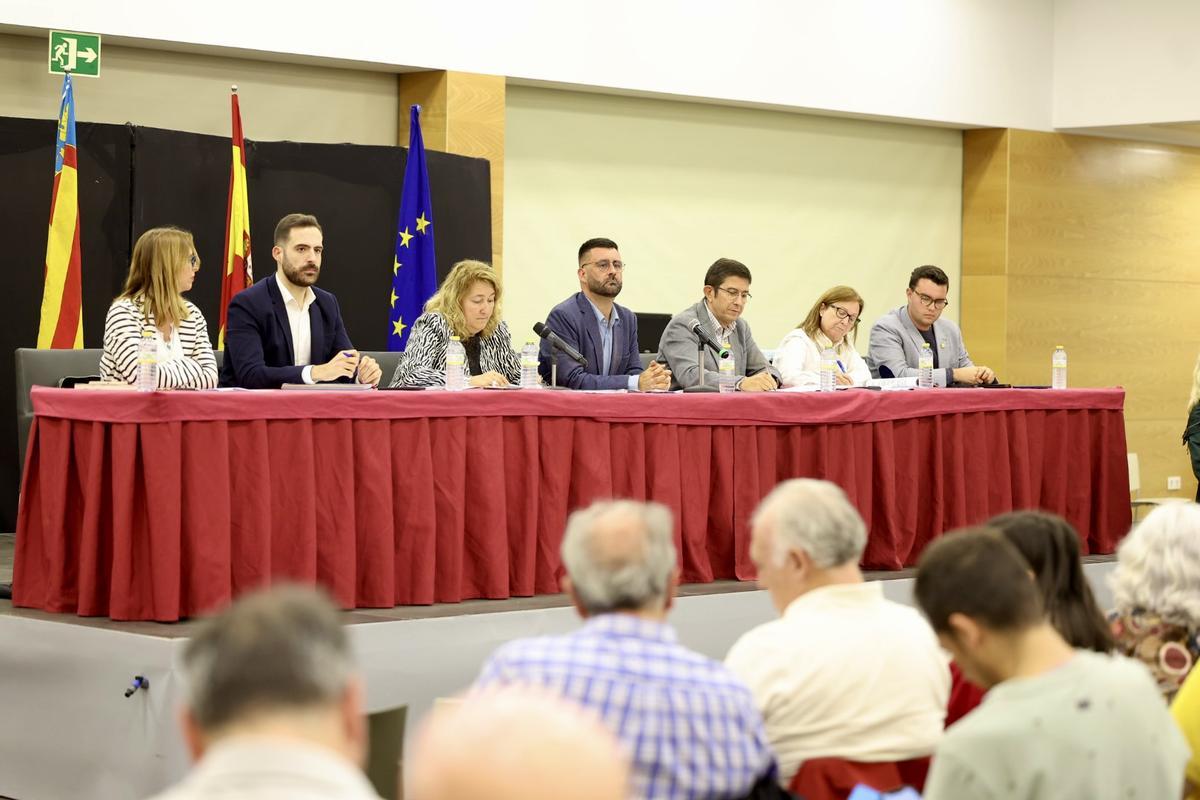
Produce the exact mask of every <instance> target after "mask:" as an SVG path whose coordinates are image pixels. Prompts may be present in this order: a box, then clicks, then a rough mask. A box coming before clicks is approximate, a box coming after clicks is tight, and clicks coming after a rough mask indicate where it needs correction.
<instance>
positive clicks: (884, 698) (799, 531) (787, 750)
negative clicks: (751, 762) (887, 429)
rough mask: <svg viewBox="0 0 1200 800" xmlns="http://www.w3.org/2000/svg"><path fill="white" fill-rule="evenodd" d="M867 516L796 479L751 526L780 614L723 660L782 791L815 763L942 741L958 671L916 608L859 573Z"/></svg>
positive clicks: (764, 581)
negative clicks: (749, 698)
mask: <svg viewBox="0 0 1200 800" xmlns="http://www.w3.org/2000/svg"><path fill="white" fill-rule="evenodd" d="M866 541H867V531H866V526H865V525H864V524H863V521H862V518H861V517H860V516H859V515H858V512H857V511H856V510H855V509H854V507H853V506H852V505H850V502H849V501H848V500H847V499H846V496H845V494H843V493H842V490H841V489H839V488H838V487H837V486H834V485H833V484H832V483H827V482H825V481H817V480H808V479H798V480H790V481H786V482H784V483H781V484H780V485H779V486H777V487H775V489H774V490H772V492H771V493H770V494H769V495H767V497H766V499H764V500H763V501H762V503H761V504H760V505H759V507H758V510H757V511H755V513H754V517H753V519H752V520H751V540H750V556H751V558H753V559H754V563H755V565H756V566H757V567H758V581H759V583H760V584H761V585H762V586H763V587H764V588H766V590H767V592H768V593H769V594H770V596H771V601H772V602H773V603H774V605H775V608H776V610H777V611H779V613H780V617H779V619H776V620H773V621H771V622H767V623H764V624H762V625H760V626H758V627H757V628H754V629H753V630H751V631H750V632H749V633H746V634H745V635H744V636H742V637H741V638H740V639H739V640H738V641H737V643H735V644H734V646H733V648H732V649H730V651H729V655H728V656H727V657H726V659H725V664H726V665H727V666H728V667H729V668H730V669H731V670H732V671H733V673H734V674H735V675H737V676H739V677H740V678H742V680H744V681H745V682H746V683H747V684H748V685H749V686H750V691H751V692H752V693H753V694H754V700H755V702H756V703H757V704H758V708H759V710H760V711H762V714H763V721H764V722H765V724H766V728H767V737H768V738H769V739H770V741H771V746H772V747H773V748H774V749H775V753H776V755H777V757H778V758H779V767H780V775H781V778H782V780H783V782H784V784H785V785H787V784H788V783H790V782H791V780H792V778H793V776H794V775H795V774H796V772H797V770H798V769H799V768H800V766H801V765H802V763H803V762H804V761H806V760H808V759H815V758H844V759H847V760H851V761H865V762H884V761H890V762H894V761H906V760H908V759H912V758H917V757H922V756H928V755H929V754H930V753H932V752H933V748H934V746H935V745H936V744H937V741H938V739H939V738H940V737H941V735H942V720H943V717H944V716H945V714H946V696H947V692H948V691H949V687H950V673H949V670H948V668H947V665H946V657H945V655H944V654H943V653H942V651H941V650H940V649H939V648H938V644H937V640H936V638H935V637H934V635H933V631H932V630H930V628H929V625H928V624H926V622H925V620H923V619H921V615H920V614H918V613H917V612H916V610H915V609H912V608H909V607H908V606H904V605H901V604H899V603H893V602H892V601H890V600H887V599H885V598H884V596H883V584H882V583H881V582H879V581H864V580H863V574H862V572H861V571H860V570H859V568H858V562H859V560H860V559H861V558H862V554H863V548H864V547H865V546H866Z"/></svg>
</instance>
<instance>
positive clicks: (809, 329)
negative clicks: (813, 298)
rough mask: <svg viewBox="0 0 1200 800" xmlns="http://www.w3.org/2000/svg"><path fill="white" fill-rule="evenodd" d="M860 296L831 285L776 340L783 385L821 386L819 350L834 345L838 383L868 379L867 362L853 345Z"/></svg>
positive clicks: (859, 383)
mask: <svg viewBox="0 0 1200 800" xmlns="http://www.w3.org/2000/svg"><path fill="white" fill-rule="evenodd" d="M863 307H864V304H863V299H862V295H860V294H859V293H858V292H856V291H854V290H853V289H851V288H850V287H849V286H834V287H833V288H832V289H830V290H828V291H827V292H825V294H823V295H821V296H820V297H819V298H817V302H816V303H814V304H813V307H812V308H811V309H809V311H808V316H807V317H805V318H804V321H803V322H801V323H800V325H799V326H798V327H797V328H796V329H795V330H794V331H792V332H791V333H789V334H788V335H787V336H785V337H783V341H782V342H780V343H779V347H778V348H777V350H776V352H775V368H776V369H778V370H779V375H780V377H781V378H782V379H783V386H784V387H788V386H803V387H814V388H815V387H817V386H820V385H821V351H823V350H825V349H826V348H833V351H834V353H836V354H837V365H838V369H837V371H836V372H835V373H834V380H835V382H836V384H837V385H838V386H862V385H864V384H865V383H866V382H867V381H869V380H870V379H871V370H870V369H869V368H868V367H867V362H866V361H864V360H863V357H862V356H860V355H859V354H858V350H856V349H855V348H854V340H855V338H856V335H857V333H858V322H859V319H860V318H861V317H862V312H863Z"/></svg>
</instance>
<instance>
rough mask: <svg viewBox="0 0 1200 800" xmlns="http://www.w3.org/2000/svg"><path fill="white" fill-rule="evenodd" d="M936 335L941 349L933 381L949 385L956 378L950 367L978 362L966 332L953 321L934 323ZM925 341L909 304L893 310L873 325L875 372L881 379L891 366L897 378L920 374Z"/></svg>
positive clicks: (870, 351)
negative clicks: (965, 339) (882, 371)
mask: <svg viewBox="0 0 1200 800" xmlns="http://www.w3.org/2000/svg"><path fill="white" fill-rule="evenodd" d="M933 334H934V336H935V337H936V338H937V349H938V353H937V359H938V368H937V369H935V370H934V371H933V382H934V383H936V384H937V385H938V386H945V385H946V384H948V383H950V382H951V381H952V380H953V378H952V377H951V376H950V373H949V372H948V370H954V369H958V368H959V367H971V366H974V364H973V363H972V362H971V357H970V356H969V355H967V348H966V346H965V345H964V344H963V338H962V331H960V330H959V329H958V326H957V325H955V324H954V323H953V322H951V321H950V320H948V319H939V320H938V321H937V322H935V323H933ZM923 344H925V340H924V339H922V338H921V332H920V331H918V330H917V326H916V325H914V324H913V321H912V317H910V316H909V315H908V306H900V307H899V308H897V309H895V310H893V311H889V312H888V313H886V314H884V315H883V316H882V317H880V318H879V321H877V322H876V323H875V325H874V326H872V328H871V343H870V345H869V347H868V349H867V353H868V356H869V358H868V360H869V361H870V363H871V374H872V375H874V376H875V377H876V378H878V377H879V368H880V367H887V368H888V369H889V370H891V371H892V377H894V378H915V377H917V371H918V366H919V365H918V361H919V359H920V356H921V345H923Z"/></svg>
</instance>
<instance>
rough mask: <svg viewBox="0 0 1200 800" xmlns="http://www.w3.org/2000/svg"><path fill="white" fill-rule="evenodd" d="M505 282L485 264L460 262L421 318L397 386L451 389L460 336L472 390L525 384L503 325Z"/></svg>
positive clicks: (398, 369)
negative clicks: (453, 342)
mask: <svg viewBox="0 0 1200 800" xmlns="http://www.w3.org/2000/svg"><path fill="white" fill-rule="evenodd" d="M500 295H501V286H500V277H499V276H498V275H496V273H495V272H494V271H493V270H492V268H491V266H489V265H488V264H485V263H484V262H482V261H469V260H468V261H460V262H458V263H457V264H455V265H454V267H453V268H452V269H451V270H450V274H449V275H447V276H446V280H444V281H443V282H442V286H441V288H440V289H438V291H437V294H435V295H434V296H433V297H431V298H429V302H427V303H426V304H425V313H424V314H422V315H421V316H419V317H417V320H416V322H414V323H413V326H412V332H411V333H410V334H409V337H408V345H407V346H406V347H405V349H404V356H403V357H402V358H401V359H400V363H399V364H397V365H396V372H395V374H394V375H393V376H392V386H393V387H397V386H445V385H446V346H447V345H449V344H450V337H452V336H457V337H458V338H459V340H461V341H462V344H463V348H464V349H465V350H466V351H467V366H468V369H469V372H470V375H471V377H470V379H469V383H470V385H471V386H507V385H509V384H516V383H519V382H520V380H521V360H520V358H518V356H517V354H516V353H514V352H513V349H512V337H511V336H510V335H509V333H508V326H507V325H506V324H505V323H504V321H503V320H501V319H500Z"/></svg>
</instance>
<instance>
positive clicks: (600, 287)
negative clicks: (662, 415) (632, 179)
mask: <svg viewBox="0 0 1200 800" xmlns="http://www.w3.org/2000/svg"><path fill="white" fill-rule="evenodd" d="M624 272H625V262H623V261H622V260H621V253H620V251H619V250H618V249H617V243H616V242H614V241H613V240H612V239H588V240H587V241H586V242H584V243H583V244H582V245H580V247H579V271H578V273H577V274H578V277H579V291H578V292H577V293H576V294H574V295H572V296H571V297H568V298H567V299H566V300H564V301H562V302H561V303H559V304H558V305H556V306H555V307H554V308H553V309H551V310H550V315H549V316H548V317H547V318H546V327H547V328H549V329H550V330H552V331H554V332H555V333H556V334H558V335H559V337H560V338H561V339H562V340H563V341H565V342H566V343H567V344H569V345H571V347H574V348H575V349H576V350H578V351H579V352H580V353H581V354H582V355H583V357H584V358H586V359H587V362H588V363H587V366H586V367H584V366H582V365H580V364H579V363H578V362H576V361H574V360H573V359H571V358H570V357H569V356H567V355H565V354H563V353H555V352H553V351H552V350H551V347H550V342H549V341H548V340H546V339H543V340H542V349H541V353H540V355H539V358H538V372H539V373H541V376H542V377H543V378H544V379H545V380H546V382H547V383H549V382H550V364H551V361H550V360H551V359H552V358H555V357H557V358H558V385H559V386H566V387H567V388H570V389H628V390H629V391H631V392H637V391H642V392H646V391H651V390H655V389H662V390H665V389H668V388H670V386H671V373H670V372H669V371H668V370H667V369H666V367H665V366H663V365H662V364H659V363H658V362H656V361H653V362H651V363H650V366H649V367H648V368H647V369H644V370H643V369H642V361H641V358H639V357H638V337H637V317H636V316H634V313H633V312H632V311H630V310H629V309H628V308H626V307H625V306H619V305H617V304H616V302H614V298H615V297H616V296H617V295H619V294H620V293H621V285H622V278H623V277H624Z"/></svg>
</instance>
